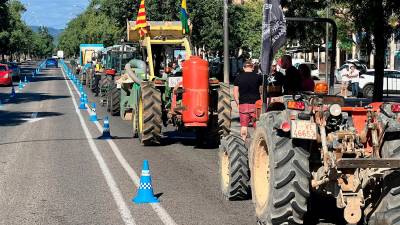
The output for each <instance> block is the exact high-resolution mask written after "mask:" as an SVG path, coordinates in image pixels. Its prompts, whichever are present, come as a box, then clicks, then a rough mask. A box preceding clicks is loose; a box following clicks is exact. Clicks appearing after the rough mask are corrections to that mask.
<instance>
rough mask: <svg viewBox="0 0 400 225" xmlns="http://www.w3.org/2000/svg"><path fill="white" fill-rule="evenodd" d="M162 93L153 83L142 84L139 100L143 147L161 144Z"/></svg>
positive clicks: (140, 136)
mask: <svg viewBox="0 0 400 225" xmlns="http://www.w3.org/2000/svg"><path fill="white" fill-rule="evenodd" d="M161 105H162V100H161V92H160V91H159V90H157V89H156V88H155V87H154V86H153V85H152V83H150V82H143V83H142V84H141V97H140V99H139V107H138V111H139V112H138V119H139V127H138V130H139V131H138V133H139V140H140V142H141V143H142V144H143V145H155V144H160V139H161V126H162V106H161Z"/></svg>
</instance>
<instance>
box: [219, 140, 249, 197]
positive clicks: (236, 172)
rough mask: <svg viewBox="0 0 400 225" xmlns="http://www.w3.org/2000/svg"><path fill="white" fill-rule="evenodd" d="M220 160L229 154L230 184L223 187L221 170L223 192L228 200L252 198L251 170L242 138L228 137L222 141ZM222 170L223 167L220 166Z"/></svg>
mask: <svg viewBox="0 0 400 225" xmlns="http://www.w3.org/2000/svg"><path fill="white" fill-rule="evenodd" d="M219 154H220V160H219V162H220V163H221V159H222V156H223V155H225V154H227V155H228V159H229V175H228V176H229V184H228V187H224V186H223V185H222V183H223V182H222V173H221V172H222V171H221V169H220V177H221V190H222V193H223V195H224V196H225V198H226V199H228V200H230V201H233V200H245V199H249V197H250V183H249V180H250V170H249V165H248V155H247V147H246V145H245V143H244V141H243V140H242V139H241V137H239V136H236V135H228V136H226V137H224V138H223V139H222V140H221V145H220V153H219ZM220 168H221V166H220Z"/></svg>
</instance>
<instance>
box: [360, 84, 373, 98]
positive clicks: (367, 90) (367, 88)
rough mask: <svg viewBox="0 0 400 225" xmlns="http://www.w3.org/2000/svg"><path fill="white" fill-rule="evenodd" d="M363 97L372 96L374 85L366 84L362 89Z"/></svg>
mask: <svg viewBox="0 0 400 225" xmlns="http://www.w3.org/2000/svg"><path fill="white" fill-rule="evenodd" d="M362 94H363V96H364V98H372V96H373V95H374V85H372V84H368V85H366V86H365V87H364V88H363V89H362Z"/></svg>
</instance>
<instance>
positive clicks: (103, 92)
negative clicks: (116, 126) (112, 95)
mask: <svg viewBox="0 0 400 225" xmlns="http://www.w3.org/2000/svg"><path fill="white" fill-rule="evenodd" d="M109 85H110V80H109V79H108V78H107V77H103V79H101V80H100V82H99V90H100V92H99V102H100V105H101V106H105V105H106V103H107V94H108V93H107V90H108V88H109Z"/></svg>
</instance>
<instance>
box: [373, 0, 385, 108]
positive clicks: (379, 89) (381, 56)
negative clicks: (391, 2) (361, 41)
mask: <svg viewBox="0 0 400 225" xmlns="http://www.w3.org/2000/svg"><path fill="white" fill-rule="evenodd" d="M373 2H374V3H373V4H374V5H375V7H374V11H375V13H376V14H375V15H374V16H375V23H374V29H373V32H374V43H375V57H374V64H375V82H374V96H373V101H374V102H380V101H382V97H383V79H384V76H383V75H384V65H385V49H386V41H385V37H384V28H383V27H384V23H385V20H384V14H383V5H382V4H383V3H382V1H373Z"/></svg>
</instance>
